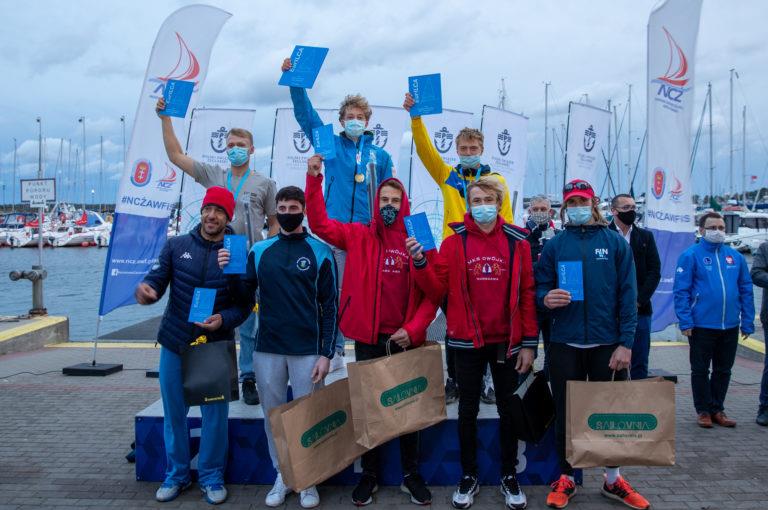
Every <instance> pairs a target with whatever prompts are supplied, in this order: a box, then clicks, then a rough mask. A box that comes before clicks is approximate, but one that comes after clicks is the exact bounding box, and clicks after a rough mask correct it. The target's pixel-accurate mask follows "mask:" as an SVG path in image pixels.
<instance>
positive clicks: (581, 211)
mask: <svg viewBox="0 0 768 510" xmlns="http://www.w3.org/2000/svg"><path fill="white" fill-rule="evenodd" d="M566 212H567V213H568V221H569V222H570V223H572V224H574V225H584V224H585V223H587V222H588V221H589V220H590V218H592V207H591V206H589V205H584V206H579V207H569V208H568V209H566Z"/></svg>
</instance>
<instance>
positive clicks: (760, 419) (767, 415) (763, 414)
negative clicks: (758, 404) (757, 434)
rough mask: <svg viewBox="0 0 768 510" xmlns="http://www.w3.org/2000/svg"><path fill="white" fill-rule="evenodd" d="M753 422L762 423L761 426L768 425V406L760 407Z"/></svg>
mask: <svg viewBox="0 0 768 510" xmlns="http://www.w3.org/2000/svg"><path fill="white" fill-rule="evenodd" d="M755 423H757V424H758V425H762V426H763V427H768V407H763V408H761V409H760V412H758V413H757V419H756V420H755Z"/></svg>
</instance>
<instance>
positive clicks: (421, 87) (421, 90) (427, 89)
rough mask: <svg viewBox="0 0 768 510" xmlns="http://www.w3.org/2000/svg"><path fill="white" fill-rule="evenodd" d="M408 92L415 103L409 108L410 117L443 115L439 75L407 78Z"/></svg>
mask: <svg viewBox="0 0 768 510" xmlns="http://www.w3.org/2000/svg"><path fill="white" fill-rule="evenodd" d="M408 92H410V93H411V95H412V96H413V100H414V101H415V102H416V104H414V105H413V107H412V108H411V117H419V116H421V115H434V114H437V113H443V94H442V91H441V88H440V74H426V75H424V76H411V77H409V78H408Z"/></svg>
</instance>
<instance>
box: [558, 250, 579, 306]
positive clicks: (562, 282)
mask: <svg viewBox="0 0 768 510" xmlns="http://www.w3.org/2000/svg"><path fill="white" fill-rule="evenodd" d="M557 280H558V283H559V284H558V287H559V288H561V289H563V290H567V291H568V292H570V293H571V301H584V273H583V272H582V268H581V261H580V260H569V261H562V262H558V264H557Z"/></svg>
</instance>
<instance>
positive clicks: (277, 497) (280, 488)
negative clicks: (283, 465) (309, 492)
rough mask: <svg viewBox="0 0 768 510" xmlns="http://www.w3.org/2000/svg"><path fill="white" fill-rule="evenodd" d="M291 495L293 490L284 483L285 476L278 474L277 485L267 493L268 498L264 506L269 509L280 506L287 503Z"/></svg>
mask: <svg viewBox="0 0 768 510" xmlns="http://www.w3.org/2000/svg"><path fill="white" fill-rule="evenodd" d="M290 493H291V489H290V488H288V486H287V485H285V483H283V475H281V474H280V473H278V474H277V478H275V485H273V486H272V489H271V490H270V491H269V492H268V493H267V497H266V498H265V499H264V504H265V505H267V506H269V507H276V506H280V505H282V504H283V503H285V497H286V496H287V495H288V494H290Z"/></svg>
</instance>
